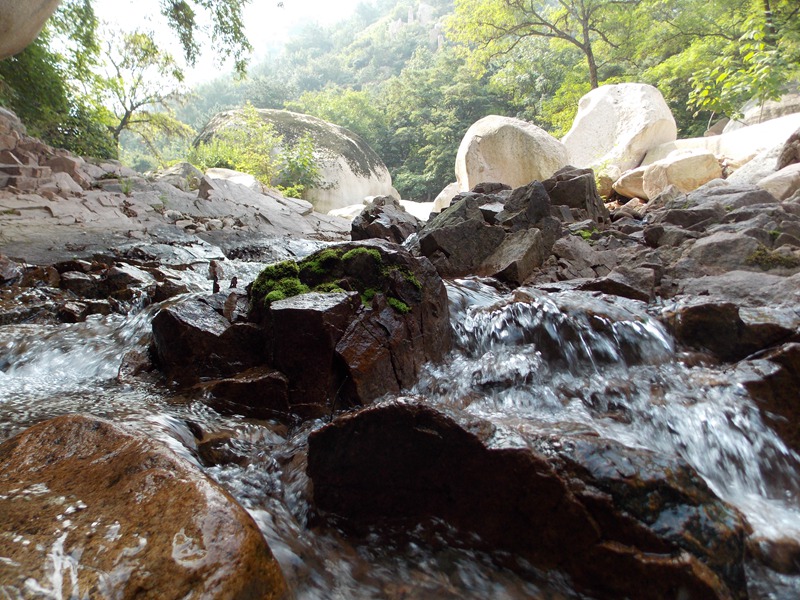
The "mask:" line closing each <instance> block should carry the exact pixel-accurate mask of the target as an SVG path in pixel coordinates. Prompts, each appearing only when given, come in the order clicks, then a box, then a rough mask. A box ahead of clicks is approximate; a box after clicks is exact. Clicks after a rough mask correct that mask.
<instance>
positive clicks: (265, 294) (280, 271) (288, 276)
mask: <svg viewBox="0 0 800 600" xmlns="http://www.w3.org/2000/svg"><path fill="white" fill-rule="evenodd" d="M345 291H355V292H358V293H359V295H360V296H361V302H362V303H363V304H364V306H367V307H370V306H372V301H373V300H374V298H375V296H376V295H378V294H384V295H386V298H387V303H388V304H389V306H391V307H392V308H393V309H394V310H396V311H397V312H398V313H401V314H407V313H409V312H410V311H411V306H410V305H409V303H408V299H409V297H410V298H411V299H415V298H417V297H418V298H419V299H421V292H422V284H421V283H420V282H419V280H418V279H417V277H416V275H415V274H414V272H413V271H411V269H410V268H408V267H406V266H401V265H395V264H391V265H386V264H385V259H384V256H383V254H382V253H381V251H380V250H379V249H377V248H371V247H366V246H357V247H354V248H353V247H351V248H350V249H346V248H339V247H333V248H326V249H324V250H321V251H319V252H315V253H314V254H312V255H311V256H308V257H306V258H304V259H303V260H301V261H299V262H295V261H291V260H289V261H284V262H281V263H277V264H274V265H270V266H268V267H266V268H265V269H264V270H263V271H262V272H261V273H260V274H259V276H258V277H257V278H256V280H255V281H254V282H253V285H252V286H251V288H250V302H251V311H260V310H262V309H264V308H269V306H270V304H272V303H273V302H276V301H278V300H283V299H285V298H290V297H292V296H297V295H299V294H305V293H308V292H320V293H333V292H345Z"/></svg>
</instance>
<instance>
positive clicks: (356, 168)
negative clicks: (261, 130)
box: [195, 109, 399, 213]
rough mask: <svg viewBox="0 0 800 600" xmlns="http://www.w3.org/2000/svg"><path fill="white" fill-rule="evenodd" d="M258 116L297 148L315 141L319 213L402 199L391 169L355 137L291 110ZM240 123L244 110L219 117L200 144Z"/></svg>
mask: <svg viewBox="0 0 800 600" xmlns="http://www.w3.org/2000/svg"><path fill="white" fill-rule="evenodd" d="M258 114H259V116H260V117H261V118H262V119H263V120H264V121H266V122H268V123H272V124H273V126H274V127H275V130H276V131H277V132H278V133H279V134H280V135H282V136H283V140H284V143H287V144H293V143H295V142H296V141H297V140H299V139H300V138H301V137H302V136H303V135H305V134H308V135H310V136H311V139H312V140H313V142H314V158H315V160H316V161H317V165H318V167H319V181H318V183H317V185H315V186H314V187H311V188H308V189H306V191H305V194H304V197H305V199H307V200H308V201H310V202H311V203H312V204H313V205H314V209H315V210H316V211H317V212H321V213H327V212H329V211H331V210H334V209H337V208H343V207H345V206H351V205H353V204H357V203H359V202H361V201H362V200H363V199H364V198H365V197H367V196H392V197H395V198H398V199H399V195H398V194H397V190H395V189H394V188H393V187H392V176H391V175H390V174H389V170H388V169H387V168H386V165H384V164H383V161H382V160H381V159H380V157H379V156H378V155H377V154H376V153H375V151H374V150H373V149H372V148H370V147H369V145H368V144H367V143H366V142H365V141H364V140H362V139H361V138H360V137H358V136H357V135H356V134H354V133H353V132H351V131H348V130H347V129H345V128H344V127H340V126H338V125H334V124H333V123H328V122H327V121H323V120H322V119H318V118H317V117H312V116H310V115H303V114H299V113H294V112H290V111H287V110H272V109H258ZM237 122H238V111H226V112H222V113H219V114H217V115H216V116H215V117H214V118H213V119H211V121H210V122H209V123H208V125H206V127H205V128H204V129H203V131H202V132H201V133H200V135H199V136H198V138H197V140H195V144H197V143H200V142H206V141H208V140H210V139H211V138H212V137H213V136H214V135H215V134H216V133H217V132H219V131H221V130H222V129H225V128H227V127H235V126H237Z"/></svg>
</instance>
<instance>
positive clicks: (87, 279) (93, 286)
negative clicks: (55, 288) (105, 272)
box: [60, 271, 102, 298]
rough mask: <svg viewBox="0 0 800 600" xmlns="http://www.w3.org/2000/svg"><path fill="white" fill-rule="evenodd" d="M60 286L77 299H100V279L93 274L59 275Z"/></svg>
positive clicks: (69, 272)
mask: <svg viewBox="0 0 800 600" xmlns="http://www.w3.org/2000/svg"><path fill="white" fill-rule="evenodd" d="M60 286H61V289H62V290H67V291H70V292H72V293H73V294H75V295H76V296H78V297H79V298H100V297H101V296H102V291H101V285H100V277H99V276H97V275H94V274H87V273H80V272H78V271H67V272H65V273H62V274H61V282H60Z"/></svg>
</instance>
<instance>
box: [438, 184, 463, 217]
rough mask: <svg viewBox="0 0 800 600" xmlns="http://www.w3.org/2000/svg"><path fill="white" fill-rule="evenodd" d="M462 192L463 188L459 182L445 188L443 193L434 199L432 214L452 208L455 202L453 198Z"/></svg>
mask: <svg viewBox="0 0 800 600" xmlns="http://www.w3.org/2000/svg"><path fill="white" fill-rule="evenodd" d="M460 191H461V188H460V186H459V185H458V182H457V181H456V182H454V183H451V184H450V185H448V186H447V187H445V188H444V189H443V190H442V191H441V192H439V195H438V196H436V198H434V199H433V209H432V212H435V213H440V212H442V210H444V209H445V208H447V207H448V206H450V204H451V203H452V202H453V198H455V197H456V196H457V195H458V193H459V192H460Z"/></svg>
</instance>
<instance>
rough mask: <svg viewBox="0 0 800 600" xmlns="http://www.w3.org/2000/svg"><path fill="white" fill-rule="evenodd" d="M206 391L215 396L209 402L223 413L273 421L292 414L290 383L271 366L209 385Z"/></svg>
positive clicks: (254, 369)
mask: <svg viewBox="0 0 800 600" xmlns="http://www.w3.org/2000/svg"><path fill="white" fill-rule="evenodd" d="M203 389H204V390H205V391H207V392H208V394H210V395H211V397H212V400H210V401H209V402H207V403H208V404H210V405H211V406H212V407H213V408H215V409H216V410H218V411H220V412H222V413H226V414H230V413H235V414H243V415H245V416H247V417H253V418H256V419H272V418H282V417H285V416H286V415H288V414H289V413H290V412H291V411H290V407H289V380H288V379H287V378H286V376H285V375H284V374H283V373H281V372H279V371H276V370H275V369H272V368H270V367H254V368H252V369H248V370H247V371H244V372H242V373H238V374H236V375H235V376H233V377H231V378H228V379H221V380H218V381H212V382H211V383H209V384H205V385H203Z"/></svg>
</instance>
